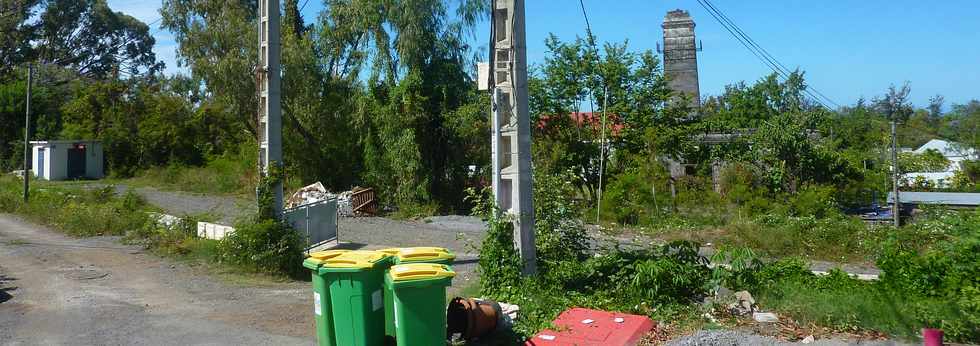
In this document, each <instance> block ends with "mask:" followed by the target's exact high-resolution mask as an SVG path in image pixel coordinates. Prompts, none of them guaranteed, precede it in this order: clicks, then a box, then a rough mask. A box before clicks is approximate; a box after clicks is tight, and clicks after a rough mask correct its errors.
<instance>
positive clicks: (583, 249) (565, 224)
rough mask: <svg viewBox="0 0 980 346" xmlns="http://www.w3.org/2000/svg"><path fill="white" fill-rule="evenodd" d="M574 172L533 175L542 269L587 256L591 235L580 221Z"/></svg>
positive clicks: (536, 236)
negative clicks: (575, 197)
mask: <svg viewBox="0 0 980 346" xmlns="http://www.w3.org/2000/svg"><path fill="white" fill-rule="evenodd" d="M572 177H573V176H572V175H571V174H569V173H566V174H563V175H557V176H555V175H546V174H540V173H539V174H536V175H535V176H534V232H535V244H536V247H537V255H538V262H539V263H541V266H542V268H541V270H544V271H547V270H549V267H550V266H551V265H552V264H554V263H558V262H561V261H574V260H584V259H585V258H587V257H588V250H589V243H590V242H591V240H592V239H591V238H590V237H589V235H588V234H586V231H585V226H584V224H583V223H582V222H581V221H580V220H579V217H578V216H579V211H580V210H581V209H580V206H579V203H577V201H576V200H575V199H574V195H575V186H574V185H573V184H572V183H571V181H572Z"/></svg>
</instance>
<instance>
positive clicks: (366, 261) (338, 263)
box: [323, 250, 390, 269]
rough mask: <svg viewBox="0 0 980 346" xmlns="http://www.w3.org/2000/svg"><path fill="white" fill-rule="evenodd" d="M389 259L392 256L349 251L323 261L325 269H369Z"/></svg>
mask: <svg viewBox="0 0 980 346" xmlns="http://www.w3.org/2000/svg"><path fill="white" fill-rule="evenodd" d="M388 257H390V256H388V255H387V254H385V253H383V252H378V251H360V250H358V251H347V252H344V253H342V254H340V256H337V257H334V258H331V259H328V260H325V261H323V267H324V268H351V269H368V268H372V267H374V266H375V264H377V263H378V262H380V261H384V260H385V259H386V258H388Z"/></svg>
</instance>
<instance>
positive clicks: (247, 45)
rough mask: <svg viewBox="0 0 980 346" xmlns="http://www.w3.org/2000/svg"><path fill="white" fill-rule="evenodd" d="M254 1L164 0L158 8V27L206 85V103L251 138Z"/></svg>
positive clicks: (253, 132)
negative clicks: (167, 34)
mask: <svg viewBox="0 0 980 346" xmlns="http://www.w3.org/2000/svg"><path fill="white" fill-rule="evenodd" d="M256 6H257V2H256V1H254V0H253V1H248V0H236V1H218V0H164V1H163V5H162V7H161V8H160V15H161V16H162V18H163V19H162V26H163V27H164V28H167V29H168V30H170V32H172V33H173V34H174V38H175V39H176V41H177V43H178V49H177V54H178V55H177V59H178V62H179V63H180V64H183V65H186V66H188V67H190V71H191V76H192V77H193V78H194V79H196V80H197V81H199V82H202V83H203V84H204V85H205V88H206V89H207V91H208V94H209V95H210V99H209V100H208V101H207V102H208V103H209V107H210V108H211V109H212V110H216V111H219V112H220V113H223V114H224V115H223V117H227V118H229V119H233V124H231V125H232V126H234V127H237V128H239V129H242V130H247V131H248V133H250V134H251V136H253V137H254V136H256V134H257V132H256V126H257V125H256V121H257V120H256V109H257V107H258V98H257V96H256V88H255V85H256V84H255V72H254V69H255V66H256V64H257V63H258V44H257V42H258V32H257V30H256V28H257V26H256V22H255V20H256V16H257V7H256ZM239 141H240V139H239Z"/></svg>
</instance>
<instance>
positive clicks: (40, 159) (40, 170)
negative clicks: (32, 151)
mask: <svg viewBox="0 0 980 346" xmlns="http://www.w3.org/2000/svg"><path fill="white" fill-rule="evenodd" d="M34 169H35V171H36V172H37V176H39V177H41V178H44V179H47V178H48V177H47V176H46V175H44V148H43V147H41V148H37V167H34Z"/></svg>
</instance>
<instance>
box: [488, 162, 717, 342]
mask: <svg viewBox="0 0 980 346" xmlns="http://www.w3.org/2000/svg"><path fill="white" fill-rule="evenodd" d="M535 184H536V185H535V187H536V189H541V190H536V193H535V196H536V197H538V196H539V195H542V196H546V197H545V198H541V199H536V202H537V203H538V204H537V207H538V208H537V210H536V212H537V215H536V217H537V224H536V225H535V229H536V230H537V232H538V243H537V246H538V259H539V261H538V266H539V269H540V273H539V274H538V275H537V276H534V277H522V276H521V271H520V269H521V262H520V258H519V257H518V255H517V253H516V251H515V250H514V247H513V244H514V243H513V224H512V223H511V221H510V220H509V219H507V218H501V217H497V216H496V215H499V211H498V210H496V209H495V206H494V204H493V202H492V199H490V196H489V194H488V193H487V192H486V191H484V192H483V193H482V194H477V193H476V192H475V191H471V200H472V201H473V202H474V205H475V206H476V207H475V208H474V213H475V214H477V215H481V216H483V217H484V219H486V220H487V223H488V232H487V236H486V238H485V239H484V241H483V243H482V245H481V248H480V258H479V261H480V286H481V293H482V294H483V295H484V296H486V297H491V298H493V299H498V300H501V301H506V302H511V303H515V304H518V305H520V306H521V312H522V315H521V319H520V320H519V321H518V324H517V326H515V332H516V333H517V334H518V335H519V336H522V337H526V336H528V335H531V334H533V333H535V332H537V331H538V330H540V329H541V328H545V327H548V326H549V321H551V320H552V319H554V317H555V316H556V315H557V314H558V313H560V312H561V311H563V310H565V309H567V308H569V307H572V306H581V307H590V308H597V309H607V310H616V311H627V312H634V313H642V314H648V315H653V316H656V317H657V318H670V319H672V320H677V319H678V315H679V314H686V313H687V312H690V311H692V310H696V309H692V308H691V307H690V306H689V305H688V304H690V303H691V302H693V301H696V300H698V299H700V298H701V297H703V296H704V295H705V294H707V292H708V291H709V290H710V289H711V281H710V279H711V270H710V269H708V267H707V259H705V258H704V257H702V256H700V255H699V254H698V251H697V250H698V248H697V245H696V244H694V243H690V242H674V243H671V244H668V245H666V246H663V247H656V248H654V249H649V250H635V251H624V250H620V249H610V250H604V251H602V252H600V253H598V254H596V255H595V256H592V257H590V256H589V255H588V252H587V251H589V250H588V248H587V246H588V243H589V240H588V238H587V236H586V234H585V230H584V228H583V227H582V226H581V225H578V224H571V223H568V220H566V219H562V218H561V217H562V216H567V213H568V211H570V210H573V208H571V207H570V206H569V205H567V204H566V202H563V201H565V199H562V198H559V197H558V196H561V194H562V193H567V192H570V191H572V188H571V186H570V183H568V182H567V181H563V180H562V179H556V178H550V179H542V178H538V179H536V181H535ZM544 189H546V190H547V191H550V194H549V193H545V191H543V190H544ZM556 222H557V223H556ZM561 245H565V246H564V247H563V246H561ZM554 292H562V294H554ZM518 338H520V337H518Z"/></svg>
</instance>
